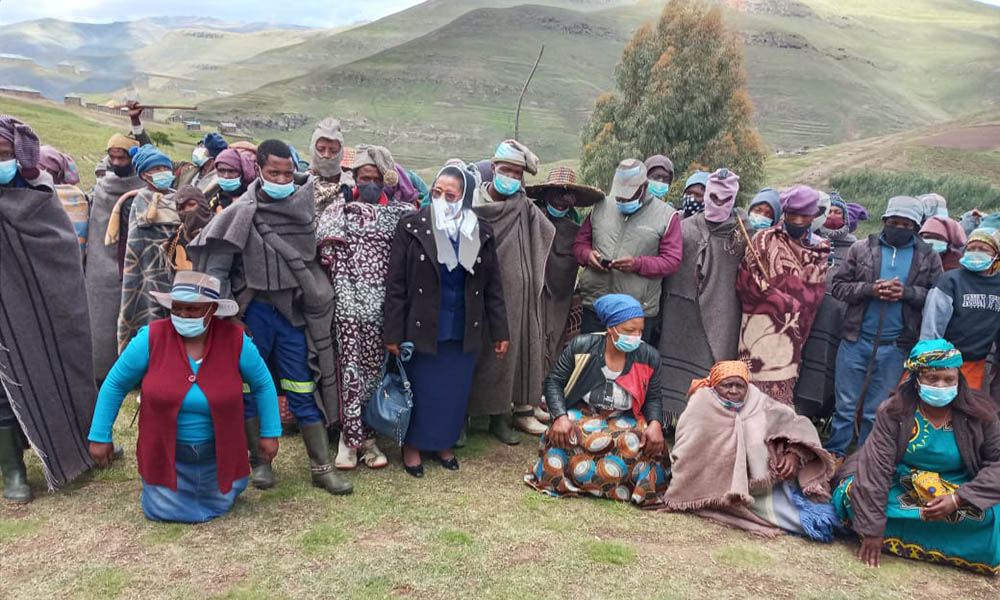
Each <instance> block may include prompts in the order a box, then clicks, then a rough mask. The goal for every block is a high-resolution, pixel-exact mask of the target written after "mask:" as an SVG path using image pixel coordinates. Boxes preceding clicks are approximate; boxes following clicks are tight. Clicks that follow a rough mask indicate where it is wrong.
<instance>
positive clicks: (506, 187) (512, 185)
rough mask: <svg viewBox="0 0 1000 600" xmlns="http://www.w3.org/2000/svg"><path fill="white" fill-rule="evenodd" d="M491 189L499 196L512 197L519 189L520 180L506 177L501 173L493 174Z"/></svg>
mask: <svg viewBox="0 0 1000 600" xmlns="http://www.w3.org/2000/svg"><path fill="white" fill-rule="evenodd" d="M493 187H494V188H495V189H496V191H498V192H500V195H501V196H513V195H514V194H516V193H517V190H519V189H521V180H520V179H514V178H513V177H507V176H506V175H504V174H502V173H494V174H493Z"/></svg>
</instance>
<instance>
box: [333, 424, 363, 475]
mask: <svg viewBox="0 0 1000 600" xmlns="http://www.w3.org/2000/svg"><path fill="white" fill-rule="evenodd" d="M333 466H335V467H337V468H338V469H339V470H341V471H350V470H352V469H354V468H356V467H357V466H358V449H357V448H348V447H347V444H345V443H344V434H343V433H341V434H340V443H339V444H338V445H337V459H336V460H335V461H333Z"/></svg>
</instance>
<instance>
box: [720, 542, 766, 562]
mask: <svg viewBox="0 0 1000 600" xmlns="http://www.w3.org/2000/svg"><path fill="white" fill-rule="evenodd" d="M713 556H714V558H715V560H717V561H718V562H720V563H722V564H724V565H728V566H731V567H763V566H767V565H770V564H771V563H773V562H774V561H773V559H772V558H771V556H770V555H769V554H768V553H767V552H764V551H763V550H761V549H759V548H749V547H747V546H742V545H729V546H725V547H724V548H722V549H721V550H719V551H717V552H716V553H715V554H714V555H713Z"/></svg>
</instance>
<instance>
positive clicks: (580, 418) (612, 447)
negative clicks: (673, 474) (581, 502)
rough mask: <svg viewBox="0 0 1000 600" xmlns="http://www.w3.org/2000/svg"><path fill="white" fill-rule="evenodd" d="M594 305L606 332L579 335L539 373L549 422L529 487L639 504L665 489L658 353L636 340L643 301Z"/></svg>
mask: <svg viewBox="0 0 1000 600" xmlns="http://www.w3.org/2000/svg"><path fill="white" fill-rule="evenodd" d="M594 311H595V312H596V313H597V316H598V318H600V320H601V322H602V323H603V324H604V326H605V327H606V328H607V331H606V332H602V333H595V334H584V335H578V336H576V337H575V338H573V340H572V341H571V342H570V343H569V345H568V346H567V347H566V348H565V349H564V350H563V352H562V354H561V355H560V356H559V359H558V361H557V362H556V364H555V365H554V366H553V367H552V371H551V372H549V374H548V376H547V377H546V378H545V389H544V391H545V402H546V403H547V405H548V407H549V412H550V413H551V414H552V426H551V427H549V430H548V431H547V432H546V433H545V435H543V436H542V447H541V450H540V451H539V459H538V463H537V464H536V465H535V468H534V469H533V470H532V471H531V472H529V473H527V474H526V475H525V476H524V481H525V483H527V484H528V485H529V486H531V487H533V488H535V489H536V490H538V491H540V492H545V493H547V494H549V495H552V496H578V495H581V494H590V495H593V496H598V497H602V498H611V499H613V500H620V501H623V502H627V501H632V502H634V503H636V504H639V505H642V504H644V503H646V502H647V501H649V500H653V499H655V498H656V496H657V495H658V494H661V493H663V491H664V490H665V489H666V487H667V483H666V476H665V472H666V469H667V466H668V463H667V461H666V456H665V452H664V450H665V444H664V441H663V426H662V423H663V403H662V399H661V397H660V354H659V352H657V351H656V350H655V349H654V348H653V347H652V346H650V345H649V344H647V343H645V342H643V341H642V328H643V326H644V325H645V320H644V318H643V311H642V306H641V305H640V304H639V302H638V301H637V300H636V299H635V298H633V297H632V296H628V295H625V294H609V295H607V296H603V297H601V298H598V299H597V302H595V303H594Z"/></svg>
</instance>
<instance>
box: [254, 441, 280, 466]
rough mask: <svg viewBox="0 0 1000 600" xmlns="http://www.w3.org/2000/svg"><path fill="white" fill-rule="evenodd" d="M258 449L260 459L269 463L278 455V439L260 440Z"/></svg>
mask: <svg viewBox="0 0 1000 600" xmlns="http://www.w3.org/2000/svg"><path fill="white" fill-rule="evenodd" d="M258 449H259V450H260V457H261V458H262V459H264V461H265V462H271V461H272V460H274V457H275V456H276V455H277V454H278V438H260V443H259V444H258Z"/></svg>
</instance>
